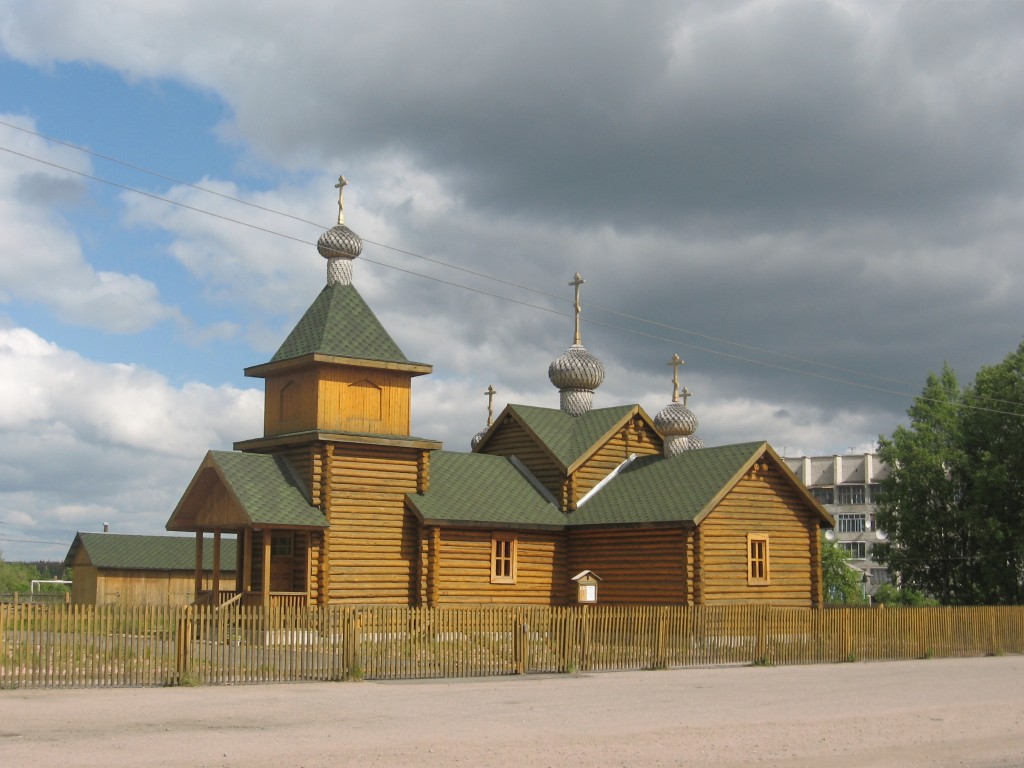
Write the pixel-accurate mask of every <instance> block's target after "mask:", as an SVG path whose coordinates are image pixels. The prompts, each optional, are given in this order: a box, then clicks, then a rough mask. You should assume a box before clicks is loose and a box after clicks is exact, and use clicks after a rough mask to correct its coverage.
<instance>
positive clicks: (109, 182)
mask: <svg viewBox="0 0 1024 768" xmlns="http://www.w3.org/2000/svg"><path fill="white" fill-rule="evenodd" d="M0 125H5V126H8V127H11V128H14V129H15V130H19V131H23V132H26V133H30V134H33V135H36V136H39V137H40V138H44V139H46V140H48V141H53V142H56V143H58V144H61V145H64V146H67V147H70V148H73V149H76V150H80V151H82V152H86V153H88V154H90V155H94V156H96V157H100V158H102V159H105V160H109V161H111V162H115V163H118V164H120V165H123V166H125V167H128V168H131V169H133V170H137V171H140V172H142V173H147V174H150V175H153V176H156V177H158V178H161V179H165V180H168V181H173V182H175V183H177V184H182V185H184V186H187V187H190V188H193V189H196V190H199V191H202V192H205V193H208V194H213V195H216V196H219V197H222V198H226V199H228V200H231V201H233V202H237V203H240V204H243V205H247V206H250V207H253V208H256V209H258V210H261V211H264V212H268V213H272V214H275V215H278V216H284V217H286V218H290V219H293V220H296V221H300V222H303V223H306V224H310V225H312V226H316V227H318V228H320V229H325V228H327V227H325V225H322V224H317V223H316V222H312V221H309V220H307V219H303V218H301V217H298V216H294V215H292V214H289V213H285V212H282V211H278V210H275V209H272V208H267V207H264V206H260V205H257V204H255V203H251V202H248V201H246V200H242V199H240V198H236V197H232V196H230V195H226V194H224V193H221V192H217V191H215V190H210V189H207V188H205V187H201V186H198V185H195V184H190V183H188V182H185V181H181V180H179V179H175V178H173V177H170V176H166V175H164V174H161V173H158V172H156V171H151V170H148V169H146V168H143V167H141V166H137V165H133V164H131V163H127V162H125V161H122V160H119V159H117V158H113V157H110V156H108V155H103V154H101V153H98V152H94V151H92V150H89V149H86V148H84V147H79V146H77V145H75V144H71V143H69V142H64V141H61V140H59V139H54V138H52V137H49V136H46V135H45V134H41V133H38V132H35V131H31V130H28V129H25V128H22V127H20V126H16V125H13V124H11V123H8V122H5V121H2V120H0ZM0 150H3V151H5V152H8V153H10V154H13V155H16V156H18V157H22V158H24V159H26V160H31V161H33V162H37V163H41V164H43V165H47V166H50V167H52V168H56V169H58V170H62V171H65V172H67V173H72V174H75V175H77V176H81V177H83V178H87V179H90V180H92V181H96V182H99V183H101V184H106V185H109V186H112V187H115V188H118V189H122V190H124V191H127V192H132V193H134V194H138V195H142V196H144V197H148V198H150V199H153V200H158V201H160V202H164V203H168V204H170V205H174V206H178V207H180V208H184V209H186V210H189V211H193V212H195V213H201V214H205V215H207V216H210V217H212V218H215V219H219V220H221V221H225V222H227V223H231V224H236V225H238V226H243V227H248V228H250V229H254V230H257V231H259V232H263V233H265V234H269V235H274V236H277V237H281V238H284V239H287V240H291V241H294V242H297V243H302V244H304V245H314V243H313V242H311V241H309V240H305V239H303V238H300V237H295V236H293V235H289V234H286V233H283V232H279V231H277V230H274V229H270V228H268V227H263V226H260V225H258V224H253V223H250V222H247V221H243V220H241V219H236V218H233V217H230V216H226V215H224V214H220V213H215V212H213V211H210V210H207V209H204V208H199V207H197V206H193V205H189V204H187V203H183V202H181V201H178V200H174V199H172V198H168V197H164V196H162V195H157V194H155V193H152V192H146V191H144V190H141V189H138V188H136V187H131V186H128V185H126V184H121V183H118V182H115V181H112V180H110V179H104V178H102V177H100V176H96V175H93V174H89V173H86V172H84V171H79V170H76V169H74V168H69V167H67V166H64V165H61V164H59V163H54V162H52V161H49V160H43V159H42V158H38V157H35V156H33V155H29V154H26V153H24V152H19V151H17V150H14V149H11V148H9V147H4V146H2V145H0ZM363 240H364V242H367V243H370V244H372V245H376V246H378V247H381V248H385V249H388V250H391V251H394V252H397V253H402V254H405V255H408V256H413V257H415V258H418V259H423V260H425V261H429V262H432V263H435V264H438V265H440V266H444V267H446V268H450V269H455V270H458V271H461V272H464V273H467V274H471V275H474V276H476V277H480V278H482V279H486V280H492V281H495V282H498V283H500V284H503V285H507V286H510V287H515V288H519V289H521V290H524V291H528V292H532V293H536V294H539V295H542V296H545V297H548V298H552V299H554V300H557V301H565V299H564V298H563V297H560V296H556V295H554V294H551V293H548V292H546V291H542V290H539V289H536V288H532V287H529V286H525V285H521V284H519V283H515V282H511V281H507V280H503V279H501V278H497V277H493V276H491V275H487V274H485V273H482V272H478V271H475V270H471V269H467V268H464V267H460V266H457V265H453V264H449V263H447V262H444V261H442V260H440V259H434V258H431V257H427V256H423V255H420V254H417V253H415V252H413V251H408V250H404V249H401V248H396V247H393V246H389V245H386V244H383V243H377V242H375V241H373V240H368V239H366V238H363ZM363 258H364V260H365V261H367V262H369V263H371V264H376V265H378V266H382V267H385V268H387V269H393V270H396V271H398V272H402V273H405V274H408V275H411V276H414V277H419V278H422V279H426V280H431V281H433V282H437V283H441V284H443V285H448V286H451V287H455V288H460V289H462V290H466V291H471V292H474V293H478V294H481V295H484V296H488V297H491V298H496V299H500V300H502V301H508V302H510V303H513V304H517V305H520V306H523V307H527V308H530V309H536V310H540V311H543V312H549V313H551V314H554V315H557V316H560V317H570V315H568V314H567V313H563V312H559V311H557V310H554V309H551V308H549V307H544V306H540V305H537V304H531V303H529V302H526V301H522V300H520V299H514V298H511V297H509V296H503V295H500V294H496V293H492V292H490V291H485V290H483V289H480V288H474V287H471V286H468V285H463V284H461V283H456V282H453V281H450V280H445V279H442V278H439V277H434V276H432V275H426V274H423V273H420V272H416V271H414V270H411V269H405V268H402V267H398V266H396V265H394V264H388V263H387V262H383V261H378V260H375V259H371V258H369V257H366V256H364V257H363ZM588 308H590V309H595V310H598V311H603V312H607V313H609V314H613V315H616V316H618V317H622V318H625V319H630V320H635V321H637V322H641V323H645V324H649V325H653V326H655V327H659V328H663V329H665V330H670V331H673V332H676V333H684V334H688V335H692V336H697V337H699V338H705V339H708V340H710V341H715V342H718V343H722V344H728V345H731V346H736V347H739V348H743V349H748V350H751V351H756V352H760V353H763V354H769V355H774V356H778V357H781V358H784V359H788V360H791V361H793V362H799V363H803V364H805V365H812V366H816V367H821V368H825V369H831V370H836V371H839V372H843V373H851V374H854V375H857V376H864V377H867V378H872V379H876V380H880V381H889V382H892V383H897V384H906V385H908V386H913V385H912V384H911V383H910V382H906V381H903V380H900V379H892V378H888V377H883V376H877V375H875V374H870V373H866V372H863V371H857V370H854V369H850V368H844V367H841V366H835V365H831V364H827V363H820V362H816V361H813V360H809V359H805V358H800V357H797V356H793V355H788V354H785V353H780V352H774V351H772V350H767V349H763V348H759V347H755V346H752V345H747V344H742V343H740V342H734V341H730V340H728V339H723V338H720V337H715V336H710V335H707V334H701V333H698V332H695V331H689V330H686V329H683V328H679V327H676V326H672V325H669V324H667V323H661V322H659V321H654V320H648V319H646V318H642V317H638V316H636V315H631V314H628V313H625V312H620V311H618V310H614V309H611V308H608V307H602V306H599V305H588ZM585 322H588V323H591V324H593V325H599V326H602V327H605V328H609V329H612V330H616V331H619V332H623V333H630V334H633V335H637V336H642V337H644V338H649V339H652V340H656V341H663V342H666V343H671V344H682V345H683V346H685V347H687V348H689V349H692V350H696V351H700V352H705V353H707V354H712V355H717V356H719V357H725V358H728V359H732V360H736V361H739V362H744V363H748V364H753V365H760V366H762V367H766V368H771V369H774V370H779V371H783V372H787V373H794V374H797V375H802V376H809V377H812V378H816V379H819V380H822V381H829V382H832V383H837V384H844V385H846V386H852V387H857V388H860V389H865V390H868V391H873V392H878V393H882V394H890V395H896V396H899V397H910V398H917V399H920V400H925V401H929V402H946V401H942V400H936V399H933V398H925V397H922V396H921V395H917V394H914V393H909V392H903V391H899V390H894V389H888V388H885V387H880V386H875V385H870V384H865V383H862V382H857V381H851V380H849V379H844V378H839V377H837V376H830V375H827V374H823V373H817V372H814V371H808V370H802V369H797V368H791V367H787V366H785V365H781V364H778V363H770V362H766V361H763V360H757V359H754V358H750V357H745V356H741V355H736V354H731V353H728V352H724V351H721V350H716V349H711V348H708V347H702V346H698V345H695V344H692V343H686V342H681V341H680V340H678V339H670V338H666V337H664V336H657V335H655V334H652V333H647V332H644V331H639V330H635V329H631V328H625V327H622V326H618V325H615V324H612V323H607V322H602V321H598V320H591V319H588V320H586V321H585ZM981 399H983V400H985V401H988V402H996V403H1004V404H1007V405H1018V404H1017V403H1014V402H1013V401H1008V400H999V399H995V398H981ZM955 405H956V407H961V408H967V409H970V410H978V411H986V412H990V413H997V414H1001V415H1006V416H1016V417H1018V418H1024V414H1021V413H1012V412H1008V411H1002V410H999V409H995V408H986V407H982V406H975V405H968V404H966V403H958V404H955Z"/></svg>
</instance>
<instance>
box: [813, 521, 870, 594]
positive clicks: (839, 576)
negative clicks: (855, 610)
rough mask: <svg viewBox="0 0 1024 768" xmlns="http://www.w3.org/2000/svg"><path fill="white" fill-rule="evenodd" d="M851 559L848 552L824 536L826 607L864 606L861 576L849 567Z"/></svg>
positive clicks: (822, 568) (823, 559)
mask: <svg viewBox="0 0 1024 768" xmlns="http://www.w3.org/2000/svg"><path fill="white" fill-rule="evenodd" d="M849 559H850V556H849V555H848V554H847V553H846V550H844V549H843V548H842V547H840V546H839V545H838V544H836V543H835V542H834V541H829V540H828V539H826V538H825V537H824V536H822V539H821V574H822V587H823V592H824V594H825V603H826V605H863V604H864V588H863V586H862V584H861V576H860V575H859V573H858V572H857V570H856V569H854V568H851V567H850V566H849V565H847V562H846V561H847V560H849Z"/></svg>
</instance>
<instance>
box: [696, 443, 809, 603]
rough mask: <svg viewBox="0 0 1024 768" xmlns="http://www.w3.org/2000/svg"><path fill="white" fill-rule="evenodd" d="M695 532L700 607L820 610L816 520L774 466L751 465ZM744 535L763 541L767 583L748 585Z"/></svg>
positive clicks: (795, 490) (761, 463) (764, 464)
mask: <svg viewBox="0 0 1024 768" xmlns="http://www.w3.org/2000/svg"><path fill="white" fill-rule="evenodd" d="M700 529H701V534H702V535H701V552H700V555H701V561H702V563H703V567H702V572H701V574H700V575H701V584H700V589H701V593H702V594H701V598H702V602H705V603H771V604H772V605H776V606H785V607H807V606H812V607H816V606H818V605H820V601H821V586H820V562H819V561H818V560H817V559H816V558H815V557H814V553H815V552H817V549H816V547H817V542H818V530H819V524H818V518H817V516H816V515H815V514H814V511H813V509H812V508H811V507H810V506H809V505H808V504H807V503H806V502H805V501H804V500H803V498H802V497H801V496H800V494H799V492H798V490H797V489H795V488H794V487H793V486H792V485H791V484H790V483H789V482H788V481H787V480H786V479H784V477H783V475H782V473H781V472H780V471H779V469H778V468H777V467H775V466H774V465H769V463H767V462H759V463H757V464H755V465H754V468H753V469H752V470H751V472H749V473H748V474H747V476H746V477H744V478H743V479H742V480H741V481H740V482H739V483H737V485H736V486H735V487H734V488H733V490H731V491H730V492H729V493H728V494H727V495H726V496H725V498H723V499H722V501H721V502H720V503H719V504H718V506H717V507H716V508H715V509H714V510H713V511H712V512H711V513H710V514H709V515H708V516H707V517H706V518H705V519H704V520H703V522H701V524H700ZM748 534H765V535H767V536H768V558H769V572H770V578H769V582H768V583H767V584H753V585H751V584H748V583H747V535H748Z"/></svg>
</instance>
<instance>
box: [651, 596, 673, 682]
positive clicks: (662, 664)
mask: <svg viewBox="0 0 1024 768" xmlns="http://www.w3.org/2000/svg"><path fill="white" fill-rule="evenodd" d="M668 610H669V609H668V606H667V605H662V606H659V607H658V635H657V638H656V639H655V642H654V661H653V663H652V664H651V666H652V667H653V668H654V669H668V650H667V646H668Z"/></svg>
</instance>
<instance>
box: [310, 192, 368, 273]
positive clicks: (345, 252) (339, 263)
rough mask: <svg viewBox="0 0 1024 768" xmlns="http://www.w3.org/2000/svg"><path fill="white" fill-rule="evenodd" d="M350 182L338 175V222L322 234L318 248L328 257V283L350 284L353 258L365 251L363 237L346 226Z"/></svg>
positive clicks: (322, 254)
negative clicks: (347, 185)
mask: <svg viewBox="0 0 1024 768" xmlns="http://www.w3.org/2000/svg"><path fill="white" fill-rule="evenodd" d="M346 184H348V182H347V181H346V180H345V177H344V176H339V177H338V183H337V184H335V185H334V186H335V187H336V188H337V189H338V223H337V224H336V225H334V226H333V227H331V228H330V229H328V230H327V231H326V232H324V233H323V234H322V235H320V239H319V240H317V241H316V249H317V250H318V251H319V252H320V255H321V256H323V257H324V258H325V259H327V284H328V285H335V284H336V283H340V284H341V285H349V284H351V282H352V260H353V259H355V258H356V257H358V256H359V254H360V253H362V252H363V239H362V238H361V237H359V235H357V234H356V233H355V232H353V231H352V230H351V229H349V228H348V227H346V226H345V198H344V190H345V185H346Z"/></svg>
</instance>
